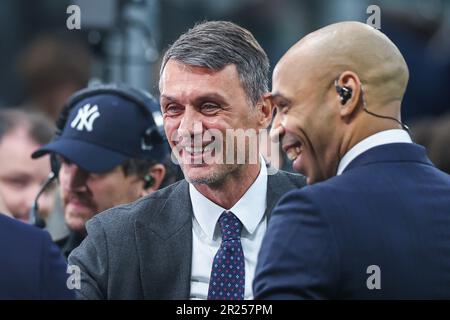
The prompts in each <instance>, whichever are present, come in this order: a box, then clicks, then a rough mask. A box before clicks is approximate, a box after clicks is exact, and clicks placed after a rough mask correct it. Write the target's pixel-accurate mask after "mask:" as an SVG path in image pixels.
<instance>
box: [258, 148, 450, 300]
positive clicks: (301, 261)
mask: <svg viewBox="0 0 450 320" xmlns="http://www.w3.org/2000/svg"><path fill="white" fill-rule="evenodd" d="M377 268H379V269H378V270H376V269H377ZM374 284H377V286H379V289H378V288H377V287H375V288H374ZM254 293H255V298H256V299H416V298H424V299H428V298H436V299H437V298H444V299H449V298H450V176H449V175H448V174H446V173H444V172H442V171H440V170H438V169H437V168H436V167H435V166H434V165H433V164H432V163H431V162H430V160H429V159H428V158H427V156H426V153H425V149H424V148H423V147H421V146H419V145H416V144H412V143H411V144H407V143H393V144H387V145H382V146H378V147H375V148H372V149H370V150H368V151H366V152H364V153H363V154H361V155H359V156H358V157H357V158H355V159H354V160H353V161H352V162H351V163H350V164H349V166H348V167H347V168H346V169H345V171H344V172H343V174H342V175H340V176H336V177H333V178H331V179H328V180H326V181H324V182H321V183H317V184H314V185H311V186H307V187H304V188H302V189H298V190H294V191H291V192H289V193H288V194H286V195H285V196H284V197H283V198H282V199H280V201H279V203H278V205H277V207H276V209H275V210H274V212H273V216H272V219H271V221H270V223H269V226H268V231H267V233H266V236H265V239H264V241H263V244H262V247H261V251H260V254H259V260H258V265H257V270H256V276H255V281H254Z"/></svg>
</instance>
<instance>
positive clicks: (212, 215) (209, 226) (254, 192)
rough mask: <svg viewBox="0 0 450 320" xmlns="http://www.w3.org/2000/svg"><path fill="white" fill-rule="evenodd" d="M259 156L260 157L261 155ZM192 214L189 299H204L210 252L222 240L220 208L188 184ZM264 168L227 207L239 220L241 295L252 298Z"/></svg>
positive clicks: (263, 198)
mask: <svg viewBox="0 0 450 320" xmlns="http://www.w3.org/2000/svg"><path fill="white" fill-rule="evenodd" d="M261 159H262V157H261ZM189 194H190V197H191V203H192V209H193V211H194V216H193V218H192V226H193V228H192V271H191V293H190V299H207V298H208V287H209V278H210V275H211V267H212V263H213V260H214V256H215V255H216V253H217V250H218V249H219V247H220V244H221V242H222V236H221V234H220V226H218V223H217V222H218V221H219V217H220V215H221V214H222V212H224V211H225V209H224V208H222V207H221V206H219V205H217V204H215V203H214V202H212V201H211V200H209V199H208V198H206V197H205V196H204V195H202V194H201V193H200V192H198V191H197V189H196V188H195V187H194V186H193V185H192V184H189ZM266 197H267V168H266V164H265V162H264V160H263V159H262V160H261V169H260V171H259V174H258V177H257V178H256V180H255V182H253V184H252V185H251V186H250V188H249V189H248V190H247V192H246V193H245V194H244V195H243V196H242V198H241V199H239V201H238V202H237V203H236V204H235V205H234V206H233V207H232V208H231V209H230V210H228V211H231V212H233V213H234V215H236V217H238V218H239V220H240V221H241V222H242V225H243V228H242V233H241V243H242V249H243V251H244V257H245V294H244V298H245V299H253V290H252V282H253V278H254V275H255V268H256V260H257V257H258V252H259V248H260V247H261V242H262V239H263V237H264V234H265V232H266V228H267V217H266V216H265V214H264V213H265V211H266Z"/></svg>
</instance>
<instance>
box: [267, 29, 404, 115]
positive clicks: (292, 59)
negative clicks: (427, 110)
mask: <svg viewBox="0 0 450 320" xmlns="http://www.w3.org/2000/svg"><path fill="white" fill-rule="evenodd" d="M282 70H285V71H286V70H290V72H291V73H295V74H296V75H297V77H298V78H297V80H298V81H299V82H300V81H302V80H303V82H304V81H305V80H306V81H315V82H318V84H320V83H323V84H331V83H332V82H333V81H334V79H336V78H337V77H338V76H339V75H340V74H341V73H342V72H344V71H352V72H354V73H356V74H357V75H358V77H359V79H360V81H361V83H362V84H363V86H364V91H365V98H366V100H368V101H370V102H371V105H372V107H374V106H378V105H380V106H382V105H386V104H388V103H390V102H392V101H401V99H402V97H403V94H404V92H405V89H406V85H407V82H408V77H409V73H408V67H407V65H406V62H405V60H404V59H403V56H402V54H401V53H400V51H399V50H398V48H397V47H396V46H395V45H394V44H393V43H392V41H390V40H389V38H388V37H386V36H385V35H384V34H383V33H381V32H380V31H378V30H376V29H374V28H372V27H370V26H368V25H366V24H363V23H360V22H341V23H336V24H332V25H329V26H326V27H324V28H322V29H319V30H317V31H315V32H313V33H310V34H308V35H307V36H306V37H304V38H303V39H301V40H300V41H299V42H298V43H296V44H295V45H294V46H293V47H292V48H291V49H290V50H289V51H288V52H287V53H286V54H285V55H284V56H283V58H282V59H281V60H280V62H279V63H278V65H277V67H276V69H275V74H274V77H276V74H277V73H278V72H280V71H282ZM324 89H325V88H324Z"/></svg>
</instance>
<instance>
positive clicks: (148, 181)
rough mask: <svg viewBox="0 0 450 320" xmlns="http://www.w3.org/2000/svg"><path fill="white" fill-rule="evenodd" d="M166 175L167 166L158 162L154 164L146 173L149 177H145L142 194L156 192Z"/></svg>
mask: <svg viewBox="0 0 450 320" xmlns="http://www.w3.org/2000/svg"><path fill="white" fill-rule="evenodd" d="M165 176H166V168H165V167H164V165H163V164H161V163H158V164H155V165H153V166H152V167H151V168H150V169H149V170H148V173H147V175H146V177H147V178H145V177H144V182H143V183H144V188H142V195H141V196H145V195H147V194H150V193H152V192H155V191H156V190H158V189H159V187H160V186H161V184H162V182H163V180H164V177H165Z"/></svg>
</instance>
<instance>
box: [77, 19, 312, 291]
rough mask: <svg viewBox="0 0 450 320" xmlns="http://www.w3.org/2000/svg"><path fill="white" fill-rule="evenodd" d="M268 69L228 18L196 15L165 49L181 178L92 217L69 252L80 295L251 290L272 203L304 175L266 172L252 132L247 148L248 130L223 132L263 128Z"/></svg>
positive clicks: (170, 133)
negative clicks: (210, 19) (202, 19)
mask: <svg viewBox="0 0 450 320" xmlns="http://www.w3.org/2000/svg"><path fill="white" fill-rule="evenodd" d="M268 71H269V62H268V59H267V56H266V54H265V52H264V51H263V49H262V48H261V47H260V45H259V44H258V42H257V41H256V40H255V39H254V37H253V36H252V34H251V33H250V32H249V31H247V30H245V29H243V28H241V27H239V26H237V25H235V24H233V23H230V22H221V21H218V22H205V23H202V24H199V25H197V26H195V27H194V28H192V29H190V30H189V31H187V32H186V33H185V34H183V35H182V36H181V37H180V38H179V39H178V40H177V41H176V42H175V43H174V44H173V45H172V46H171V47H170V48H169V50H168V51H167V52H166V54H165V56H164V59H163V63H162V66H161V79H160V91H161V109H162V112H163V116H164V128H165V131H166V135H167V137H168V140H169V144H170V146H171V148H172V151H173V153H174V155H175V156H176V159H177V160H178V162H179V163H180V165H181V167H182V169H183V173H184V176H185V180H182V181H180V182H178V183H176V184H173V185H171V186H169V187H167V188H165V189H162V190H160V191H157V192H155V193H153V194H152V195H150V196H148V197H144V198H142V199H140V200H138V201H136V202H133V203H131V204H128V205H123V206H119V207H116V208H113V209H110V210H108V211H106V212H104V213H102V214H99V215H97V216H96V217H94V218H93V219H92V220H91V221H89V223H88V224H87V231H88V236H87V238H86V239H85V241H84V242H83V243H82V244H81V246H80V247H79V248H78V249H76V250H75V251H74V252H73V253H72V255H71V256H70V257H69V264H71V265H75V266H78V267H79V268H80V271H81V286H80V289H79V291H78V294H79V297H81V298H87V299H189V298H190V299H251V298H253V292H252V289H251V284H252V281H253V276H254V272H255V266H256V259H257V254H258V251H259V248H260V245H261V242H262V238H263V236H264V233H265V231H266V226H267V222H268V220H269V218H270V214H271V212H272V209H273V207H274V205H275V203H276V202H277V200H278V199H279V198H280V197H281V196H282V195H283V194H284V193H286V192H287V191H289V190H291V189H294V188H298V187H301V186H303V185H304V184H305V180H304V178H303V177H302V176H299V175H294V174H288V173H285V172H281V171H279V172H277V173H274V174H271V173H273V172H272V168H271V167H270V166H268V165H267V164H266V162H265V160H264V159H263V157H261V156H260V155H259V149H258V142H257V141H256V152H253V153H252V151H251V149H252V148H251V145H252V139H253V140H254V137H253V138H252V136H251V134H249V135H247V136H244V137H243V140H241V141H245V147H246V149H245V150H244V152H242V150H239V148H238V140H239V137H238V136H237V135H235V136H233V135H230V132H231V133H239V132H241V133H242V131H245V132H246V133H249V132H250V133H251V132H256V133H260V132H261V131H262V130H264V129H266V128H267V127H268V125H269V123H270V121H271V119H272V106H271V104H270V103H269V101H268V96H267V95H266V94H265V93H266V92H267V91H268V78H267V77H268ZM234 142H236V143H234ZM253 142H255V141H253ZM230 154H231V156H230ZM255 154H256V156H255ZM230 159H231V161H230ZM211 160H212V161H211Z"/></svg>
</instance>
